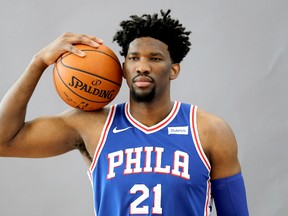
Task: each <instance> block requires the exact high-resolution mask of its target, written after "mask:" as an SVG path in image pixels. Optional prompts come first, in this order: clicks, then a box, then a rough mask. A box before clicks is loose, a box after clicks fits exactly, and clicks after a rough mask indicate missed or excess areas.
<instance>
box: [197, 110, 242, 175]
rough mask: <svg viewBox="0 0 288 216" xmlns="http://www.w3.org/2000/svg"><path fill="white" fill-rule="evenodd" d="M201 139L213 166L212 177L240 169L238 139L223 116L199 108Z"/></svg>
mask: <svg viewBox="0 0 288 216" xmlns="http://www.w3.org/2000/svg"><path fill="white" fill-rule="evenodd" d="M197 127H198V132H199V137H200V141H201V144H202V147H203V150H204V152H205V153H206V155H207V157H208V159H209V161H210V163H211V167H212V178H222V177H225V176H229V175H232V174H235V173H237V172H239V171H240V164H239V162H238V158H237V151H238V149H237V141H236V138H235V135H234V133H233V131H232V129H231V127H230V125H229V124H228V123H227V122H226V121H225V120H224V119H222V118H221V117H219V116H216V115H214V114H211V113H208V112H206V111H204V110H201V109H198V112H197Z"/></svg>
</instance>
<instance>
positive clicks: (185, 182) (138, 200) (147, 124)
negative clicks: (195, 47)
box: [0, 10, 248, 216]
mask: <svg viewBox="0 0 288 216" xmlns="http://www.w3.org/2000/svg"><path fill="white" fill-rule="evenodd" d="M121 27H122V29H121V30H119V31H118V32H117V33H116V35H115V37H114V41H117V42H118V44H119V45H120V46H121V47H122V51H121V55H123V56H124V57H125V62H124V64H123V71H124V78H125V79H126V82H127V85H128V87H129V89H130V93H129V94H130V97H129V102H127V103H123V104H119V105H112V106H111V107H110V108H108V107H105V108H103V109H100V110H97V111H95V112H83V111H81V110H76V109H71V110H68V111H66V112H64V113H62V114H60V115H58V116H53V117H41V118H37V119H35V120H33V121H30V122H25V113H26V107H27V104H28V102H29V99H30V97H31V96H32V94H33V92H34V89H35V87H36V85H37V82H38V81H39V79H40V77H41V75H42V73H43V72H44V70H45V69H46V68H47V67H48V66H49V65H51V64H53V63H54V62H55V61H56V59H57V58H58V57H59V56H60V55H61V54H62V53H64V52H66V51H69V52H72V53H74V54H75V55H79V56H81V57H84V58H85V53H83V52H82V51H81V50H79V49H77V48H76V47H75V46H73V45H74V44H79V43H81V44H87V45H90V46H92V47H98V46H99V44H101V43H102V42H103V41H102V40H101V39H99V38H96V37H94V36H90V35H78V34H72V33H65V34H63V35H62V36H61V37H59V38H58V39H56V40H55V41H54V42H52V43H51V44H50V45H48V46H47V47H45V48H44V49H42V50H41V51H40V52H39V53H37V54H36V55H35V56H34V58H33V59H32V61H31V63H30V64H29V65H28V67H27V69H26V70H25V72H24V73H23V74H22V76H21V77H20V78H19V79H18V81H17V82H16V83H15V84H14V86H12V87H11V89H10V90H9V91H8V92H7V94H6V95H5V97H4V98H3V100H2V102H1V108H0V156H5V157H32V158H33V157H34V158H35V157H37V158H40V157H52V156H55V155H60V154H63V153H66V152H68V151H71V150H74V149H79V150H80V152H81V153H82V155H83V156H84V158H85V159H86V161H87V162H88V163H89V165H90V168H89V170H88V173H89V176H90V180H91V182H92V186H93V190H94V191H93V192H94V207H95V214H96V215H111V216H116V215H119V216H120V215H121V216H122V215H173V216H174V215H181V216H185V215H195V216H199V215H209V214H210V212H211V201H212V197H213V198H214V200H215V206H216V210H217V213H218V215H224V216H225V215H227V216H228V215H229V216H231V215H242V216H243V215H244V216H246V215H248V208H247V202H246V194H245V186H244V181H243V177H242V174H241V167H240V163H239V161H238V158H237V144H236V140H235V137H234V135H233V132H232V130H231V129H230V127H229V126H228V125H227V123H225V122H224V121H223V120H222V119H221V118H219V117H216V116H214V115H212V114H209V113H207V112H204V111H203V110H200V109H198V108H197V106H194V105H189V104H185V103H181V102H178V101H171V98H170V82H171V81H172V80H174V79H176V78H177V76H178V75H179V72H180V62H181V61H182V59H183V58H184V57H185V56H186V54H187V53H188V51H189V49H190V42H189V35H190V32H189V31H186V29H185V28H184V27H183V26H182V24H180V23H179V21H178V20H175V19H172V18H171V16H170V10H168V11H167V12H163V11H161V14H160V15H157V14H153V15H143V16H136V15H135V16H131V17H130V19H129V20H126V21H123V22H122V23H121ZM16 104H17V105H16ZM59 131H61V133H59Z"/></svg>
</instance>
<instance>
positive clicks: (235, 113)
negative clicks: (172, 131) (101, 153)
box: [0, 0, 288, 216]
mask: <svg viewBox="0 0 288 216" xmlns="http://www.w3.org/2000/svg"><path fill="white" fill-rule="evenodd" d="M168 8H170V9H172V16H173V17H177V18H178V19H179V20H180V21H181V22H182V23H183V25H184V26H186V27H187V29H189V30H191V31H192V32H193V33H192V35H191V42H192V49H191V51H190V53H189V54H188V56H187V57H186V58H185V60H184V61H183V63H182V67H181V75H180V77H179V78H178V79H177V80H175V81H173V82H172V92H173V93H172V98H173V99H177V100H180V101H184V102H188V103H192V104H197V105H198V106H200V107H201V108H202V109H205V110H206V111H209V112H212V113H214V114H216V115H219V116H221V117H222V118H224V119H225V120H226V121H227V122H228V123H229V124H230V125H231V127H232V128H233V130H234V133H235V135H236V137H237V140H238V145H239V159H240V161H241V165H242V171H243V175H244V178H245V183H246V190H247V198H248V203H249V208H250V213H251V215H252V216H276V215H286V214H287V203H288V198H287V194H288V187H287V182H288V165H287V157H286V154H287V150H288V147H287V144H288V143H287V140H288V139H287V138H288V130H287V129H288V118H287V110H288V103H287V92H288V87H287V81H288V75H287V73H288V13H287V11H288V1H286V0H249V1H248V0H235V1H234V0H216V1H207V0H201V1H200V0H198V1H197V0H186V1H184V0H182V1H181V0H177V1H171V0H153V1H152V0H146V1H135V0H134V1H131V0H122V1H111V0H105V1H103V0H98V1H97V0H81V1H80V0H58V1H56V0H55V1H41V0H25V1H23V0H10V1H4V0H1V3H0V26H1V30H0V31H1V34H0V68H1V74H0V75H1V78H0V98H2V97H3V96H4V94H5V92H6V91H7V89H8V88H9V87H10V86H11V85H12V84H13V83H14V82H15V80H16V79H17V78H18V77H19V76H20V74H21V73H22V72H23V70H24V69H25V67H26V66H27V64H28V63H29V61H30V60H31V58H32V56H33V55H34V54H35V53H36V52H37V51H38V50H40V49H41V48H42V47H44V46H45V45H47V44H48V43H50V42H51V41H52V40H54V39H55V38H57V37H58V36H59V35H61V34H62V33H63V32H65V31H70V32H75V33H85V34H92V35H97V36H99V37H101V38H102V39H104V41H105V43H106V45H108V46H110V47H111V48H112V49H114V51H115V52H116V53H117V54H118V52H119V48H118V45H117V44H116V43H112V37H113V36H114V33H115V31H116V29H118V26H119V23H120V21H122V20H124V19H127V18H128V17H129V16H130V15H132V14H138V15H142V14H143V13H154V12H159V10H160V9H164V10H166V9H168ZM118 56H119V58H120V59H121V61H123V59H122V58H121V57H120V55H118ZM127 95H128V92H127V88H126V83H125V82H124V83H123V87H122V89H121V92H120V94H119V95H118V96H117V98H116V99H115V101H114V102H113V103H119V102H122V101H126V100H127V98H128V97H127ZM15 106H17V104H15ZM67 108H68V106H67V105H66V104H64V102H62V101H61V100H60V98H59V97H58V95H57V93H56V92H55V89H54V86H53V82H52V67H49V68H48V69H47V71H46V73H45V74H44V75H43V77H42V79H41V81H40V83H39V86H38V87H37V89H36V91H35V94H34V95H33V98H32V100H31V103H30V105H29V109H28V113H27V119H32V118H35V117H37V116H42V115H55V114H57V113H59V112H61V111H63V110H65V109H67ZM59 133H60V132H59ZM86 170H87V166H86V164H85V163H84V161H83V160H82V158H81V156H80V154H79V153H78V152H76V151H74V152H71V153H68V154H66V155H62V156H59V157H54V158H47V159H19V158H0V215H1V216H16V215H17V216H18V215H29V216H51V215H53V216H63V215H69V216H83V215H85V216H88V215H93V205H92V192H91V186H90V182H89V179H88V177H87V175H86ZM111 207H113V203H111ZM214 212H215V210H214ZM214 214H215V213H214Z"/></svg>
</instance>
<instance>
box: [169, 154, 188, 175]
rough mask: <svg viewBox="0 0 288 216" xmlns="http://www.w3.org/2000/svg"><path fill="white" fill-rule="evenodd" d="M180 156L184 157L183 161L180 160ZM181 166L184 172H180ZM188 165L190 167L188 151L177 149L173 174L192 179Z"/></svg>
mask: <svg viewBox="0 0 288 216" xmlns="http://www.w3.org/2000/svg"><path fill="white" fill-rule="evenodd" d="M180 158H182V161H180ZM180 167H181V168H182V172H180ZM188 167H189V155H188V154H187V153H186V152H181V151H175V152H174V167H173V170H172V171H171V174H172V175H175V176H180V177H182V178H185V179H190V175H189V172H188Z"/></svg>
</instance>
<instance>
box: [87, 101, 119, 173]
mask: <svg viewBox="0 0 288 216" xmlns="http://www.w3.org/2000/svg"><path fill="white" fill-rule="evenodd" d="M115 109H116V105H113V106H111V108H110V112H109V114H108V117H107V120H106V123H105V125H104V128H103V130H102V134H101V137H100V140H99V142H98V145H97V147H96V150H95V154H94V159H93V161H92V164H91V166H90V169H89V170H90V172H91V173H92V172H93V169H94V167H95V165H96V162H97V161H98V157H99V155H100V153H101V150H102V148H103V146H104V144H105V141H106V138H107V135H108V132H109V128H110V126H111V124H112V120H113V118H114V114H115Z"/></svg>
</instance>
